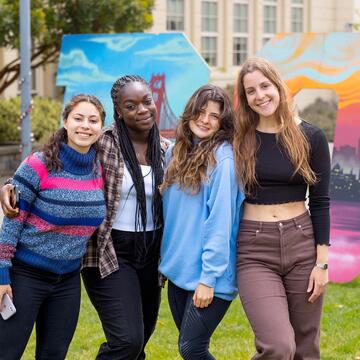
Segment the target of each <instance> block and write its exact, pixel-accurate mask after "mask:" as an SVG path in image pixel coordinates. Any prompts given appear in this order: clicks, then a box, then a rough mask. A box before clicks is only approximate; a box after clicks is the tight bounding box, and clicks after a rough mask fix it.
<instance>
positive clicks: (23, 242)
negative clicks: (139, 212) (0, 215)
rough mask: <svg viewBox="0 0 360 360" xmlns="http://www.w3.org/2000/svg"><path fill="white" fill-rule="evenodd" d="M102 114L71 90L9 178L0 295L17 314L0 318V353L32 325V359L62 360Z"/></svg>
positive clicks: (99, 201) (97, 184)
mask: <svg viewBox="0 0 360 360" xmlns="http://www.w3.org/2000/svg"><path fill="white" fill-rule="evenodd" d="M104 119H105V112H104V109H103V107H102V105H101V103H100V102H99V100H98V99H97V98H96V97H94V96H91V95H83V94H82V95H77V96H75V97H73V98H72V99H71V100H70V102H69V103H68V104H67V105H66V106H65V109H64V112H63V120H64V126H63V127H62V128H61V129H60V130H58V131H57V132H56V133H55V134H54V135H53V136H52V137H51V138H50V139H49V141H48V143H47V144H45V146H44V149H43V151H42V152H36V153H34V154H32V155H30V156H29V157H28V158H26V159H25V160H24V161H23V162H22V164H21V165H20V167H19V168H18V169H17V171H16V173H15V176H14V178H13V184H14V185H16V186H17V187H18V189H19V190H20V193H21V196H20V202H19V216H17V217H15V218H13V219H10V218H6V217H5V218H4V221H3V225H2V228H1V230H0V300H1V299H2V298H3V296H4V295H5V294H7V295H8V296H10V297H11V298H12V299H13V302H14V304H15V307H16V309H17V312H16V314H15V315H13V316H12V317H10V318H9V319H8V320H3V319H2V318H0V349H1V354H0V358H1V359H3V360H10V359H11V360H15V359H20V358H21V356H22V353H23V352H24V349H25V347H26V344H27V342H28V339H29V337H30V335H31V331H32V328H33V326H34V323H36V359H64V358H65V356H66V353H67V350H68V347H69V344H70V341H71V339H72V336H73V334H74V331H75V327H76V324H77V320H78V314H79V308H80V264H81V258H82V256H83V255H84V253H85V251H86V244H87V241H88V239H89V238H90V236H91V235H92V233H93V232H94V231H95V230H96V228H97V227H98V226H99V225H100V224H101V222H102V220H103V218H104V215H105V201H104V195H103V180H102V175H101V165H100V162H99V161H98V159H97V147H96V142H97V140H98V138H99V136H100V135H101V130H102V126H103V123H104Z"/></svg>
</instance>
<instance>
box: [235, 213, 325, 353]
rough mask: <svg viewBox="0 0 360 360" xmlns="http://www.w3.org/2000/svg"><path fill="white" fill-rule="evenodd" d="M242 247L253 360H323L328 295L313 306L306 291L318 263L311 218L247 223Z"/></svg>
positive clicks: (241, 282) (240, 273) (242, 290)
mask: <svg viewBox="0 0 360 360" xmlns="http://www.w3.org/2000/svg"><path fill="white" fill-rule="evenodd" d="M237 247H238V248H237V279H238V280H237V281H238V287H239V294H240V299H241V302H242V305H243V307H244V310H245V313H246V315H247V317H248V319H249V321H250V324H251V327H252V329H253V331H254V334H255V346H256V350H257V354H256V355H255V356H254V357H253V360H255V359H256V360H259V359H263V360H280V359H281V360H293V359H295V360H315V359H316V360H319V359H320V350H319V335H320V320H321V311H322V303H323V297H320V298H319V299H318V300H316V301H315V303H314V304H310V303H309V302H308V298H309V297H310V294H309V293H307V292H306V290H307V286H308V281H309V276H310V273H311V270H312V269H313V267H314V265H315V261H316V248H315V245H314V233H313V227H312V223H311V219H310V217H309V214H308V213H307V212H306V213H304V214H302V215H300V216H297V217H295V218H293V219H290V220H285V221H281V222H260V221H250V220H242V222H241V225H240V231H239V235H238V242H237Z"/></svg>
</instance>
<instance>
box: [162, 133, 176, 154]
mask: <svg viewBox="0 0 360 360" xmlns="http://www.w3.org/2000/svg"><path fill="white" fill-rule="evenodd" d="M173 144H174V143H173V142H172V141H170V140H169V139H166V138H164V137H162V136H160V146H161V149H162V150H163V151H167V150H168V148H169V147H172V146H173Z"/></svg>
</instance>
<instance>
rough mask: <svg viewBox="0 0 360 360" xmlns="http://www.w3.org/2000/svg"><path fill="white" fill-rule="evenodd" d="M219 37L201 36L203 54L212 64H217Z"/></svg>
mask: <svg viewBox="0 0 360 360" xmlns="http://www.w3.org/2000/svg"><path fill="white" fill-rule="evenodd" d="M216 53H217V37H216V36H203V37H202V38H201V54H202V56H203V58H204V59H205V61H206V62H207V63H208V64H209V65H210V66H216V65H217V58H216Z"/></svg>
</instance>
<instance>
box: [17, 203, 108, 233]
mask: <svg viewBox="0 0 360 360" xmlns="http://www.w3.org/2000/svg"><path fill="white" fill-rule="evenodd" d="M77 204H79V203H77ZM104 204H105V202H104V201H103V202H101V205H104ZM81 206H83V203H81ZM19 207H20V209H21V210H23V211H28V212H30V210H31V213H32V214H34V215H36V216H38V217H40V218H41V219H43V220H45V221H46V222H48V223H50V224H52V225H81V226H99V225H100V224H101V223H102V221H103V218H102V217H74V216H72V217H70V218H63V217H58V216H53V215H50V214H48V213H46V212H44V211H43V210H41V209H39V208H37V207H35V206H32V207H31V206H30V204H29V203H28V202H27V201H25V200H23V199H20V203H19ZM74 210H75V209H74Z"/></svg>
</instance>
